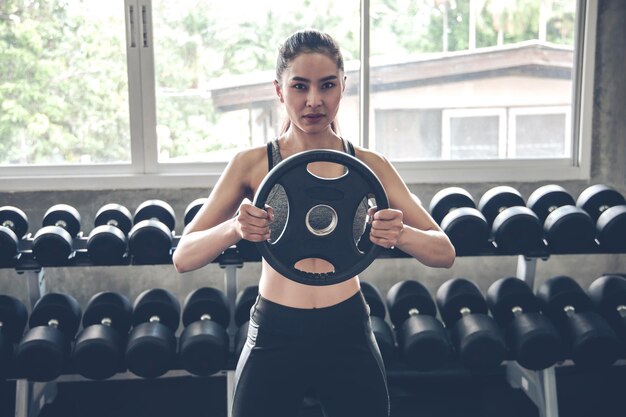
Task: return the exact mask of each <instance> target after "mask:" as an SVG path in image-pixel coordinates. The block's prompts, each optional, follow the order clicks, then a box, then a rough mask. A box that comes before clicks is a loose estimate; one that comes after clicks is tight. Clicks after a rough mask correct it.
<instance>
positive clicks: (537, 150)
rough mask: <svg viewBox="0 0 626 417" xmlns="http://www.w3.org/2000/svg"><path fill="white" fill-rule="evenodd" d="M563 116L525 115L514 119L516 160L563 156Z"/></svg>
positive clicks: (564, 118) (564, 125) (564, 128)
mask: <svg viewBox="0 0 626 417" xmlns="http://www.w3.org/2000/svg"><path fill="white" fill-rule="evenodd" d="M565 123H566V115H565V114H525V115H517V116H516V119H515V136H516V137H517V142H516V144H515V153H516V156H517V157H518V158H540V157H547V158H549V157H554V156H566V155H565V131H566V124H565Z"/></svg>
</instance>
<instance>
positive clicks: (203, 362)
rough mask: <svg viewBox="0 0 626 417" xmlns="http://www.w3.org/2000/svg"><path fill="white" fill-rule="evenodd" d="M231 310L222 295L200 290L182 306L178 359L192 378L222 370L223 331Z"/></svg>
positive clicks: (225, 342)
mask: <svg viewBox="0 0 626 417" xmlns="http://www.w3.org/2000/svg"><path fill="white" fill-rule="evenodd" d="M229 323H230V310H229V308H228V301H227V299H226V296H225V295H224V293H223V292H222V291H220V290H218V289H215V288H210V287H203V288H199V289H197V290H195V291H193V292H192V293H190V294H189V295H188V296H187V298H186V299H185V302H184V307H183V325H184V326H185V330H184V331H183V332H182V334H181V336H180V343H179V355H180V358H181V363H182V366H183V368H184V369H186V370H187V371H188V372H190V373H192V374H194V375H201V376H206V375H212V374H214V373H215V372H217V371H219V370H220V369H224V367H225V365H226V361H227V357H228V347H229V338H228V333H226V328H227V327H228V324H229Z"/></svg>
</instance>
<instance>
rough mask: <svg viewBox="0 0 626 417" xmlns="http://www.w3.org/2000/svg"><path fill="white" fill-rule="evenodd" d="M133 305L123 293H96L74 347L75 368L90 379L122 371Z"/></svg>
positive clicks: (86, 311) (103, 377)
mask: <svg viewBox="0 0 626 417" xmlns="http://www.w3.org/2000/svg"><path fill="white" fill-rule="evenodd" d="M131 314H132V306H131V304H130V301H129V300H128V299H127V298H126V297H125V296H123V295H121V294H118V293H115V292H111V291H105V292H100V293H98V294H95V295H94V296H93V297H91V299H90V300H89V302H88V303H87V307H86V308H85V313H84V315H83V330H82V331H81V332H80V333H79V334H78V336H77V337H76V343H75V344H74V349H73V351H72V364H73V367H74V369H75V371H76V372H77V373H78V374H80V375H82V376H84V377H85V378H90V379H96V380H99V379H106V378H110V377H112V376H113V375H115V374H116V373H117V372H121V371H123V370H124V369H125V368H124V350H125V347H126V338H127V337H128V331H129V329H130V323H131Z"/></svg>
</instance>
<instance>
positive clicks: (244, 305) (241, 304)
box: [235, 285, 259, 326]
mask: <svg viewBox="0 0 626 417" xmlns="http://www.w3.org/2000/svg"><path fill="white" fill-rule="evenodd" d="M258 295H259V286H258V285H250V286H248V287H246V288H244V289H243V290H241V291H239V294H237V299H236V300H235V324H236V325H237V326H242V325H243V324H244V323H245V322H247V321H248V320H250V310H251V309H252V306H253V305H254V303H255V302H256V300H257V297H258Z"/></svg>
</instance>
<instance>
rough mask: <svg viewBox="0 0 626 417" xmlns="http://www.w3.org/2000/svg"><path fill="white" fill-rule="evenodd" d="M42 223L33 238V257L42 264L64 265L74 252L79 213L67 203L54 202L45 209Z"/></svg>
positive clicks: (78, 226) (78, 228) (78, 227)
mask: <svg viewBox="0 0 626 417" xmlns="http://www.w3.org/2000/svg"><path fill="white" fill-rule="evenodd" d="M42 225H43V227H42V228H41V229H39V230H38V231H37V233H35V237H34V240H33V247H32V250H33V255H34V257H35V259H36V260H37V262H38V263H39V264H40V265H43V266H54V265H64V264H65V263H66V262H67V261H68V259H69V257H70V255H72V253H73V252H74V238H75V237H77V236H78V233H79V232H80V213H79V212H78V211H77V210H76V209H75V208H74V207H72V206H69V205H67V204H56V205H54V206H52V207H50V208H49V209H48V211H46V213H45V214H44V216H43V221H42Z"/></svg>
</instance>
